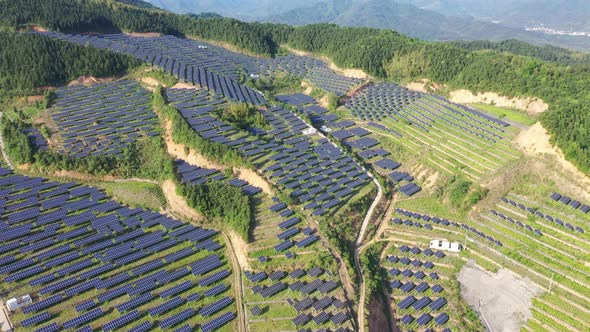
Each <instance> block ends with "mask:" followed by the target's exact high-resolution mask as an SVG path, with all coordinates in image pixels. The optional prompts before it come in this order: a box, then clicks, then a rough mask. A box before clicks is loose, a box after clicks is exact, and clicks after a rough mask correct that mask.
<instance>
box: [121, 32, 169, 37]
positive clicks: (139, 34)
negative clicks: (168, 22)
mask: <svg viewBox="0 0 590 332" xmlns="http://www.w3.org/2000/svg"><path fill="white" fill-rule="evenodd" d="M126 35H128V36H131V37H146V38H153V37H160V36H161V35H162V34H161V33H159V32H130V33H126Z"/></svg>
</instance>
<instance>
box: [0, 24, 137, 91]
mask: <svg viewBox="0 0 590 332" xmlns="http://www.w3.org/2000/svg"><path fill="white" fill-rule="evenodd" d="M139 64H140V62H139V61H138V60H136V59H135V58H132V57H130V56H127V55H121V54H117V53H114V52H111V51H108V50H100V49H96V48H92V47H83V46H80V45H75V44H71V43H68V42H65V41H61V40H56V39H52V38H49V37H46V36H40V35H35V34H17V33H10V32H0V98H2V97H6V96H15V95H16V96H18V95H23V94H29V93H31V92H33V91H34V89H35V88H37V87H41V86H47V85H60V84H64V83H66V82H68V81H70V80H73V79H76V78H78V77H80V76H82V75H92V76H103V77H104V76H113V75H119V74H121V73H124V72H126V71H127V70H129V69H130V68H133V67H135V66H138V65H139Z"/></svg>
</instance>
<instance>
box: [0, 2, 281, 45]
mask: <svg viewBox="0 0 590 332" xmlns="http://www.w3.org/2000/svg"><path fill="white" fill-rule="evenodd" d="M0 12H1V13H2V16H1V17H0V25H1V26H4V27H7V28H11V29H17V28H19V27H22V26H24V25H28V24H33V25H39V26H42V27H44V28H47V29H50V30H54V31H60V32H121V31H133V32H159V33H162V34H172V35H177V36H184V35H190V36H195V37H198V38H203V39H211V40H219V41H223V42H228V43H231V44H233V45H235V46H237V47H239V48H243V49H245V50H248V51H251V52H254V53H258V54H268V55H270V54H274V52H275V51H276V50H277V48H278V47H277V45H276V44H275V43H274V40H275V39H276V37H279V36H281V35H282V34H283V33H282V31H283V30H285V29H286V28H285V27H283V26H272V25H266V24H259V23H252V24H248V23H243V22H240V21H237V20H234V19H228V18H201V17H200V16H198V15H176V14H172V13H170V12H166V11H162V10H158V9H149V8H139V7H133V6H129V5H127V4H121V3H117V2H112V1H109V0H96V1H77V0H54V1H45V0H15V1H2V2H0ZM211 16H212V15H210V14H206V15H204V17H211Z"/></svg>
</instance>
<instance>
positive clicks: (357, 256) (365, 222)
mask: <svg viewBox="0 0 590 332" xmlns="http://www.w3.org/2000/svg"><path fill="white" fill-rule="evenodd" d="M367 174H368V175H369V176H370V177H371V178H372V179H373V183H375V185H376V186H377V196H376V197H375V200H374V201H373V204H371V207H370V208H369V210H368V211H367V215H366V216H365V220H363V224H362V226H361V231H360V232H359V235H358V237H357V238H356V243H355V248H354V265H355V268H356V270H357V271H358V275H359V281H360V284H359V289H360V296H359V310H358V328H359V331H360V332H364V331H365V298H366V290H365V279H364V278H363V272H362V270H361V260H360V246H361V243H362V242H363V239H364V238H365V232H366V231H367V226H368V225H369V222H370V221H371V218H372V217H373V212H375V208H376V207H377V204H379V202H380V201H381V198H382V197H383V188H381V185H380V184H379V181H377V179H375V177H374V176H373V175H372V174H371V173H369V172H367Z"/></svg>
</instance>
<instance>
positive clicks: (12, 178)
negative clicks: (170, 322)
mask: <svg viewBox="0 0 590 332" xmlns="http://www.w3.org/2000/svg"><path fill="white" fill-rule="evenodd" d="M0 174H1V175H0V192H1V193H2V197H1V198H0V202H1V203H0V225H2V232H0V252H1V253H2V258H0V277H1V278H2V281H3V282H4V283H5V284H6V285H7V287H8V288H7V289H14V290H17V289H22V287H23V286H26V287H29V288H30V289H31V292H32V293H35V294H38V296H39V298H35V299H34V302H33V303H32V304H29V305H26V306H24V307H23V308H22V315H20V316H19V320H20V321H16V322H15V323H17V324H18V323H20V324H21V325H23V326H33V325H41V324H42V323H45V322H47V323H45V324H44V326H42V327H40V330H43V331H55V330H60V329H74V328H79V327H80V328H81V329H82V330H87V329H88V325H89V324H90V325H91V326H92V327H93V328H97V327H99V326H102V328H103V330H105V331H107V330H114V329H119V328H122V327H129V326H131V325H132V324H135V322H136V321H137V319H138V318H139V317H140V316H143V313H144V312H146V311H147V312H149V313H153V315H154V316H158V315H163V314H165V313H166V312H168V311H172V310H175V309H179V310H182V309H183V308H184V307H183V306H187V307H188V304H186V303H187V301H186V300H185V299H184V293H186V292H188V290H190V289H193V288H197V289H198V290H199V292H200V291H201V289H202V290H203V291H204V292H205V293H206V294H207V295H208V296H205V297H196V298H191V299H192V300H193V301H198V304H197V305H199V306H203V307H204V306H207V305H210V304H211V303H212V302H211V301H215V298H214V296H217V295H223V293H224V292H225V291H227V290H228V288H227V287H226V286H225V285H223V284H222V282H223V281H224V280H225V279H227V277H229V275H230V273H229V271H228V270H227V268H226V263H224V261H222V260H221V258H220V257H219V256H218V254H217V253H215V251H216V250H218V249H219V248H221V246H220V245H219V244H218V243H217V242H216V240H215V236H216V234H217V232H216V231H213V230H209V229H204V228H201V227H197V226H193V225H190V224H185V223H183V222H180V221H178V220H174V219H172V218H169V217H167V216H164V215H161V214H159V213H156V212H151V211H146V210H143V209H139V208H138V209H130V208H128V207H124V206H120V205H119V204H117V203H115V202H113V201H110V200H108V198H107V197H106V196H105V195H104V194H103V193H102V192H100V191H98V190H97V189H95V188H91V187H84V186H79V185H77V184H75V183H58V182H50V181H46V180H44V179H42V178H32V177H26V176H20V175H14V174H12V173H11V172H10V171H7V170H5V169H1V168H0ZM58 197H61V199H60V200H57V201H55V199H56V198H58ZM52 201H55V202H57V203H56V204H48V202H52ZM23 203H26V204H23ZM204 244H205V245H204ZM31 248H34V249H31ZM208 248H209V249H208ZM212 248H216V249H212ZM172 263H175V264H174V267H172ZM179 263H180V264H181V265H179ZM184 285H188V286H189V287H186V286H184ZM12 292H14V291H9V293H8V295H7V296H17V295H21V294H12ZM168 293H170V294H172V296H175V297H174V298H173V299H170V300H169V301H170V302H169V303H168V307H166V308H158V309H156V308H155V307H156V306H155V305H153V304H152V302H153V301H157V299H160V298H164V297H166V296H167V294H168ZM210 296H211V299H210V298H209V297H210ZM146 307H147V308H150V307H152V308H153V310H147V309H144V308H146ZM113 309H116V310H113ZM63 311H71V312H78V315H77V316H76V315H71V316H69V319H67V320H66V318H65V317H68V316H66V315H61V314H60V313H61V312H63ZM72 317H73V318H72ZM225 317H228V316H225ZM181 318H183V317H180V318H178V324H180V323H183V322H184V320H183V319H181ZM218 318H219V317H217V318H215V317H214V318H213V320H215V319H218ZM157 319H158V320H159V319H160V318H159V317H158V318H157ZM163 319H166V317H164V318H163ZM186 319H187V321H190V322H192V324H195V323H196V322H199V323H201V322H202V320H200V319H198V320H194V319H190V320H189V319H188V317H186ZM160 321H162V320H160ZM176 321H177V320H175V322H176ZM221 321H224V322H227V320H223V319H222V320H219V322H221ZM143 324H144V325H149V326H152V325H153V324H154V321H153V319H150V320H149V321H148V322H145V323H143ZM132 330H141V328H140V327H139V326H138V327H133V328H132Z"/></svg>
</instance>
